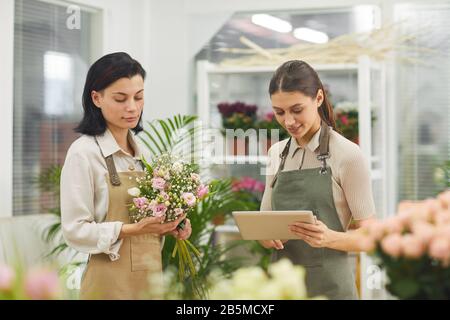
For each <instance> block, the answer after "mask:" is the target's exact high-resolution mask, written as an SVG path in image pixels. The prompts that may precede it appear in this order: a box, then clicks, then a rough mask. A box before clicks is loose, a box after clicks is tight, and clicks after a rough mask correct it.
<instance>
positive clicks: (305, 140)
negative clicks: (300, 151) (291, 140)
mask: <svg viewBox="0 0 450 320" xmlns="http://www.w3.org/2000/svg"><path fill="white" fill-rule="evenodd" d="M320 123H321V119H320V117H319V119H318V121H316V123H314V125H313V126H312V127H311V129H309V131H308V132H307V133H306V134H305V135H304V136H303V137H301V138H300V139H298V138H296V139H295V140H296V141H297V143H298V145H299V146H301V147H302V148H303V147H304V146H306V145H307V144H308V143H309V142H310V141H311V139H312V137H313V136H314V135H315V134H316V133H317V131H319V129H320Z"/></svg>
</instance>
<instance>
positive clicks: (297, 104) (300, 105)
mask: <svg viewBox="0 0 450 320" xmlns="http://www.w3.org/2000/svg"><path fill="white" fill-rule="evenodd" d="M294 107H303V105H302V104H301V103H296V104H294V105H292V106H290V107H288V108H287V109H291V108H294ZM272 108H276V109H281V110H284V109H283V108H280V107H277V106H272Z"/></svg>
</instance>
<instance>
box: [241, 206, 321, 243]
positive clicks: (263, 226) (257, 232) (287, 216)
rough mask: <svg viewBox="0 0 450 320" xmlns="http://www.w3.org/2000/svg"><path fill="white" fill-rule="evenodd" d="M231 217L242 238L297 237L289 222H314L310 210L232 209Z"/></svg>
mask: <svg viewBox="0 0 450 320" xmlns="http://www.w3.org/2000/svg"><path fill="white" fill-rule="evenodd" d="M233 218H234V220H235V221H236V225H237V226H238V228H239V232H240V233H241V236H242V239H244V240H291V239H299V237H297V236H296V235H294V234H293V233H292V232H290V231H289V225H290V224H292V223H293V222H296V221H301V222H306V223H316V217H315V216H314V215H313V213H312V211H233Z"/></svg>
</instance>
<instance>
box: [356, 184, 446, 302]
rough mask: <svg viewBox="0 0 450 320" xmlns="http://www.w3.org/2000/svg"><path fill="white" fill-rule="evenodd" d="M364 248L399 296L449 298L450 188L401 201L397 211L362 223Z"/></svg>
mask: <svg viewBox="0 0 450 320" xmlns="http://www.w3.org/2000/svg"><path fill="white" fill-rule="evenodd" d="M363 228H364V229H363V230H365V237H364V241H365V243H366V245H367V249H369V250H370V251H372V252H373V254H374V255H375V256H376V257H377V258H378V261H379V265H380V266H381V267H384V268H385V270H386V273H387V276H388V278H389V281H390V282H389V284H388V285H387V289H388V291H389V292H390V293H392V294H393V295H395V296H397V297H398V298H401V299H450V189H449V190H447V191H445V192H443V193H441V194H439V195H438V197H437V198H435V199H427V200H424V201H404V202H401V203H400V204H399V206H398V214H397V215H396V216H393V217H390V218H388V219H386V220H384V221H371V222H369V223H367V224H366V225H364V226H363Z"/></svg>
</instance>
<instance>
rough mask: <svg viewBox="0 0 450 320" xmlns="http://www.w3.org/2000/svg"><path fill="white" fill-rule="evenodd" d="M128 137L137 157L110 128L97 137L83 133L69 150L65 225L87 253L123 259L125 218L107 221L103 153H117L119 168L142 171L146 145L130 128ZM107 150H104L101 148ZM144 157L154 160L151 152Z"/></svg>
mask: <svg viewBox="0 0 450 320" xmlns="http://www.w3.org/2000/svg"><path fill="white" fill-rule="evenodd" d="M128 140H129V142H130V144H131V146H132V148H133V150H134V152H135V156H134V157H133V156H132V155H130V154H129V153H127V152H125V151H124V150H122V149H121V148H120V147H119V145H118V144H117V142H116V140H115V138H114V136H113V135H112V133H111V132H110V131H109V130H108V129H107V130H106V131H105V133H104V134H103V135H99V136H97V141H98V144H97V143H96V142H95V138H94V137H92V136H88V135H82V136H81V137H80V138H78V139H77V140H75V141H74V142H73V143H72V145H71V146H70V148H69V150H68V151H67V155H66V160H65V162H64V166H63V168H62V172H61V225H62V232H63V236H64V239H65V240H66V242H67V244H68V245H69V246H70V247H72V248H74V249H76V250H78V251H80V252H83V253H88V254H99V253H105V254H108V255H109V257H110V259H111V260H112V261H114V260H117V259H119V257H120V255H119V249H120V246H121V245H122V242H123V240H118V237H119V234H120V230H121V228H122V224H123V223H122V222H120V221H111V222H104V221H105V219H106V213H107V211H108V201H109V197H108V184H107V181H106V180H105V179H106V177H107V173H108V169H107V167H106V162H105V159H104V157H103V156H105V157H107V156H109V155H111V154H112V155H113V160H114V163H115V165H116V168H117V171H118V172H126V171H130V170H134V171H142V167H141V165H140V162H139V161H138V160H139V159H140V158H141V155H142V154H143V153H142V152H143V151H144V150H145V148H141V147H139V145H138V143H137V139H136V138H135V136H134V134H133V133H132V132H131V131H130V133H129V135H128ZM100 149H101V151H102V152H103V155H102V153H101V152H100ZM144 157H145V158H146V159H147V160H148V161H150V156H149V155H148V154H147V153H145V154H144Z"/></svg>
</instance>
